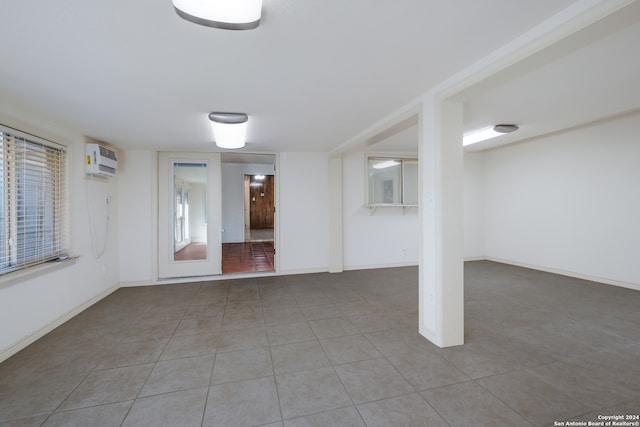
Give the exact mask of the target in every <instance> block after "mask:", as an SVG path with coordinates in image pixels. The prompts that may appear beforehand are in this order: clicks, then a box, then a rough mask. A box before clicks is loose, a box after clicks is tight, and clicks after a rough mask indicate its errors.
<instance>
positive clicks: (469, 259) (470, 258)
mask: <svg viewBox="0 0 640 427" xmlns="http://www.w3.org/2000/svg"><path fill="white" fill-rule="evenodd" d="M467 261H487V259H486V258H485V257H483V256H469V257H465V258H464V262H467Z"/></svg>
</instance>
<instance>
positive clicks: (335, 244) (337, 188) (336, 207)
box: [329, 157, 344, 273]
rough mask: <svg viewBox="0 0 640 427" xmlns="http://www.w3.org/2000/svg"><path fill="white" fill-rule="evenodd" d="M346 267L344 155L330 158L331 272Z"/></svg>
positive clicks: (336, 271) (338, 271) (337, 271)
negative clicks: (343, 246) (343, 194)
mask: <svg viewBox="0 0 640 427" xmlns="http://www.w3.org/2000/svg"><path fill="white" fill-rule="evenodd" d="M343 267H344V263H343V249H342V157H335V158H330V159H329V272H330V273H340V272H342V270H343Z"/></svg>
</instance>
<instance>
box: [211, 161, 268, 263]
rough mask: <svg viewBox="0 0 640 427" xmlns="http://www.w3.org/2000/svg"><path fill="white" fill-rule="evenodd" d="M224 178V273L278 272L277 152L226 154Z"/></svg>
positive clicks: (223, 164) (223, 170)
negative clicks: (276, 270) (273, 153)
mask: <svg viewBox="0 0 640 427" xmlns="http://www.w3.org/2000/svg"><path fill="white" fill-rule="evenodd" d="M222 181H223V192H222V199H223V214H222V229H223V233H222V274H239V273H259V272H269V271H275V269H276V267H275V266H276V264H275V262H276V259H275V253H276V217H275V200H276V182H277V180H276V175H275V155H272V154H243V153H223V154H222Z"/></svg>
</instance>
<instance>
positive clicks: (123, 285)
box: [120, 280, 157, 288]
mask: <svg viewBox="0 0 640 427" xmlns="http://www.w3.org/2000/svg"><path fill="white" fill-rule="evenodd" d="M156 284H157V283H153V282H150V281H148V280H141V281H137V282H120V287H121V288H136V287H138V286H153V285H156Z"/></svg>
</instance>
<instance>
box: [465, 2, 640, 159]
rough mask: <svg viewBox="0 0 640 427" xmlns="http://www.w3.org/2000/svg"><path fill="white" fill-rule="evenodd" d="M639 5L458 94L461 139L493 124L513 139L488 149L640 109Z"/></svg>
mask: <svg viewBox="0 0 640 427" xmlns="http://www.w3.org/2000/svg"><path fill="white" fill-rule="evenodd" d="M639 46H640V2H638V1H635V2H633V3H631V4H630V5H628V6H626V7H625V8H623V9H620V10H619V11H617V12H615V13H613V14H611V15H609V16H607V17H606V18H604V19H601V20H600V21H598V22H596V23H595V24H593V25H591V26H589V27H587V28H584V29H582V30H581V31H579V32H577V33H575V34H573V35H572V36H570V37H567V38H565V39H563V40H561V41H560V42H557V43H556V44H555V45H552V46H550V47H549V48H547V49H545V50H543V51H541V52H539V53H537V54H535V55H533V56H531V57H529V58H527V59H525V60H523V61H521V62H520V63H518V64H515V65H514V66H512V67H509V68H507V69H505V70H503V71H502V72H500V73H497V74H495V75H493V76H492V77H490V78H488V79H486V80H485V81H483V82H481V83H479V84H477V85H476V86H474V87H471V88H469V89H468V90H465V91H463V92H461V93H459V94H458V95H457V96H456V98H458V99H459V100H461V101H464V125H465V132H468V131H472V130H475V129H481V128H485V127H488V126H490V125H494V124H499V123H514V124H518V125H520V130H518V131H517V132H514V133H512V134H508V135H504V136H500V137H498V138H495V139H492V140H489V141H486V142H483V143H479V144H476V145H471V146H468V147H467V148H466V150H467V151H476V150H482V149H488V148H493V147H497V146H500V145H504V144H507V143H512V142H516V141H522V140H526V139H531V138H533V137H536V136H539V135H544V134H549V133H553V132H558V131H562V130H565V129H570V128H573V127H577V126H582V125H585V124H588V123H591V122H594V121H598V120H601V119H604V118H610V117H615V116H617V115H621V114H625V113H628V112H631V111H637V110H638V109H640V83H639V80H640V50H639Z"/></svg>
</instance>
